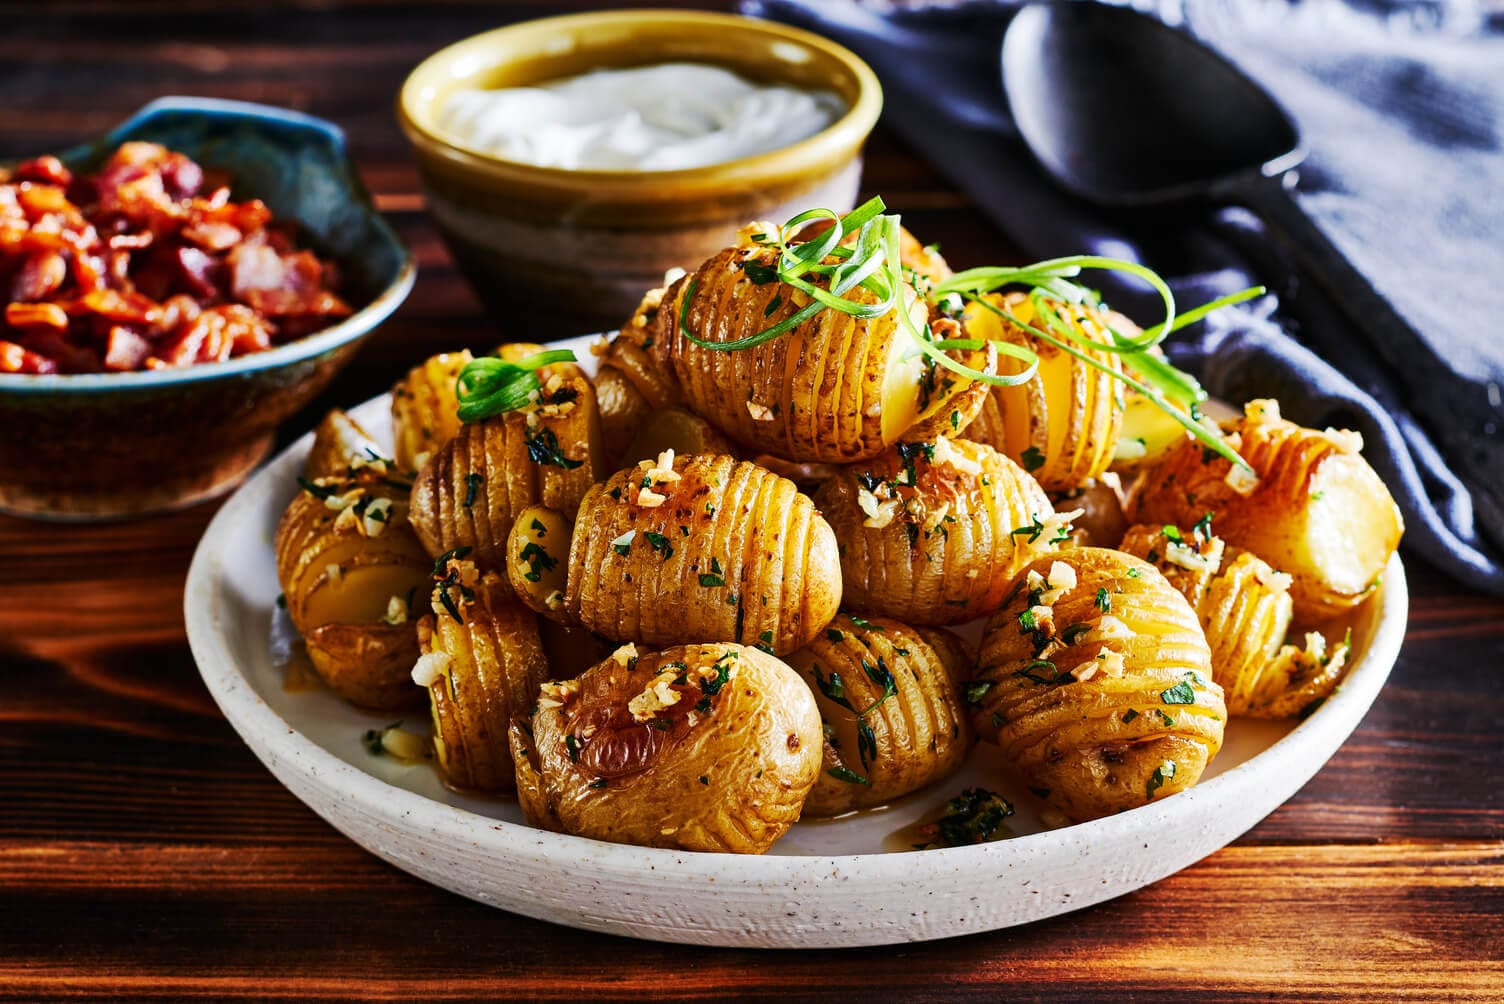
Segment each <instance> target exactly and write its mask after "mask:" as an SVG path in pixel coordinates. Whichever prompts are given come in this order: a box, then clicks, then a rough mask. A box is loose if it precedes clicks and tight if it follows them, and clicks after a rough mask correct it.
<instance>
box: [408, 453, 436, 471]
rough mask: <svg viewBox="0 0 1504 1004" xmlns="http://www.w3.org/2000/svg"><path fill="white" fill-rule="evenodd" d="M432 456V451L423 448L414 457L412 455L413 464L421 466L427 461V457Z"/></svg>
mask: <svg viewBox="0 0 1504 1004" xmlns="http://www.w3.org/2000/svg"><path fill="white" fill-rule="evenodd" d="M432 456H433V453H431V452H430V451H428V450H424V451H423V452H422V453H420V454H418V455H417V456H416V457H413V466H414V467H418V468H421V467H422V466H423V465H424V464H426V463H428V461H429V459H430V458H431V457H432Z"/></svg>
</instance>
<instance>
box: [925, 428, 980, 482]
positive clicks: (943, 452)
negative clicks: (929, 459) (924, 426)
mask: <svg viewBox="0 0 1504 1004" xmlns="http://www.w3.org/2000/svg"><path fill="white" fill-rule="evenodd" d="M934 461H935V463H937V464H941V465H944V466H946V467H949V468H950V469H951V470H953V471H959V472H960V473H962V474H970V475H972V476H976V475H979V474H981V473H982V465H981V464H980V463H979V462H977V461H976V460H973V459H972V458H971V457H968V456H967V455H966V453H965V451H963V450H958V449H957V448H956V447H955V446H954V445H953V444H952V443H951V441H950V440H949V439H946V438H945V437H944V436H938V437H936V439H935V455H934Z"/></svg>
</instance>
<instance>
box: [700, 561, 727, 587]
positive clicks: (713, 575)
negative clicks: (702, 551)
mask: <svg viewBox="0 0 1504 1004" xmlns="http://www.w3.org/2000/svg"><path fill="white" fill-rule="evenodd" d="M725 584H726V578H725V575H724V574H723V572H722V570H721V563H720V562H719V561H716V560H715V558H711V559H710V571H708V572H701V573H700V585H702V586H704V587H705V588H706V589H714V588H716V587H717V586H724V585H725Z"/></svg>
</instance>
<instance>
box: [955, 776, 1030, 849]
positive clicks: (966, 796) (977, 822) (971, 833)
mask: <svg viewBox="0 0 1504 1004" xmlns="http://www.w3.org/2000/svg"><path fill="white" fill-rule="evenodd" d="M1011 815H1013V803H1012V802H1010V801H1008V800H1007V799H1006V798H1004V797H1003V796H1002V795H999V794H998V793H997V792H994V791H988V790H987V789H986V788H967V789H966V790H964V791H962V792H961V794H960V795H959V796H957V797H956V798H953V799H951V800H950V802H949V803H948V804H947V805H946V807H945V815H943V816H941V817H940V821H939V823H938V824H937V830H938V833H939V836H940V841H941V842H942V843H943V844H945V845H946V846H947V847H965V846H968V845H970V844H980V843H985V842H986V841H988V840H993V839H996V838H997V837H1001V836H1005V835H1006V834H1007V828H1006V827H1005V826H1004V825H1003V820H1005V819H1007V818H1008V817H1009V816H1011Z"/></svg>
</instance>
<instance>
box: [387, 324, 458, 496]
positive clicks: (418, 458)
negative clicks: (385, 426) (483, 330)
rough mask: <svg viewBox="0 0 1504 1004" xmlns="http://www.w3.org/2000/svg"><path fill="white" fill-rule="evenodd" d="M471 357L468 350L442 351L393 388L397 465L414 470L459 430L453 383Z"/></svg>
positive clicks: (412, 370) (413, 369)
mask: <svg viewBox="0 0 1504 1004" xmlns="http://www.w3.org/2000/svg"><path fill="white" fill-rule="evenodd" d="M473 358H474V356H472V355H471V354H470V350H469V349H464V350H461V351H459V352H441V353H439V354H438V355H436V356H431V357H429V358H428V359H425V360H424V361H423V362H421V363H419V364H418V365H417V366H414V367H413V368H412V369H411V370H410V371H408V374H407V376H405V377H403V378H402V379H401V380H400V381H398V383H397V385H396V386H395V387H393V388H392V437H393V439H394V441H395V444H396V456H397V463H398V464H399V465H400V466H402V467H404V468H406V469H407V470H410V471H415V470H417V469H418V468H419V467H422V466H423V464H424V463H425V462H426V461H427V460H428V458H429V457H431V456H433V455H434V453H436V452H437V451H438V450H439V448H440V447H442V446H443V445H444V444H445V443H447V442H449V441H450V440H451V439H453V438H454V437H455V435H456V434H457V433H458V432H459V431H460V419H459V415H458V414H457V411H458V409H459V398H458V396H457V394H456V392H455V386H454V382H455V381H456V380H457V379H459V375H460V370H462V369H464V368H465V365H466V364H467V363H469V362H470V361H471V360H472V359H473Z"/></svg>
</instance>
